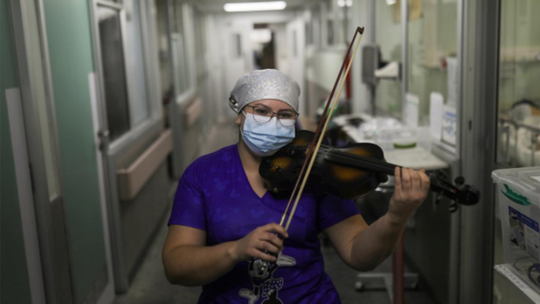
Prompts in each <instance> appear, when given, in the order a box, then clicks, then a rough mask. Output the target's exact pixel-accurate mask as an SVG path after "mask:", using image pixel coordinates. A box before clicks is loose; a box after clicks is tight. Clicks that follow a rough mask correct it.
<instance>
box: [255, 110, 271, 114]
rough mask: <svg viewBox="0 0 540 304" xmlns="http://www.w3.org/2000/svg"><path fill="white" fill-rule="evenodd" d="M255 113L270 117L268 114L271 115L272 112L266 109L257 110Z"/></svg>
mask: <svg viewBox="0 0 540 304" xmlns="http://www.w3.org/2000/svg"><path fill="white" fill-rule="evenodd" d="M255 113H256V114H258V115H268V113H270V111H268V110H266V109H255Z"/></svg>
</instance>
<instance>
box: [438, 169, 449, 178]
mask: <svg viewBox="0 0 540 304" xmlns="http://www.w3.org/2000/svg"><path fill="white" fill-rule="evenodd" d="M437 178H439V179H440V180H443V181H446V180H448V174H447V173H446V171H443V170H439V171H437Z"/></svg>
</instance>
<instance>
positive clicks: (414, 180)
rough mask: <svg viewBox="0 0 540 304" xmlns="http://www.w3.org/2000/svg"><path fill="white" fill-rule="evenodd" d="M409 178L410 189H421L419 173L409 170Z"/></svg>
mask: <svg viewBox="0 0 540 304" xmlns="http://www.w3.org/2000/svg"><path fill="white" fill-rule="evenodd" d="M409 173H410V176H411V187H412V189H422V188H421V186H422V184H421V181H420V173H418V172H417V171H416V170H411V171H410V172H409Z"/></svg>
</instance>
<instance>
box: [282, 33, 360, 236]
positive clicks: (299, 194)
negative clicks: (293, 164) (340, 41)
mask: <svg viewBox="0 0 540 304" xmlns="http://www.w3.org/2000/svg"><path fill="white" fill-rule="evenodd" d="M358 30H360V28H357V31H358ZM355 36H356V34H355ZM362 36H363V28H361V34H360V36H359V37H358V41H357V43H356V46H355V47H354V52H353V55H352V57H351V59H350V60H349V63H348V65H347V70H346V71H345V75H344V76H343V78H342V79H343V81H342V82H341V84H340V86H339V89H338V92H337V96H336V97H335V98H334V100H333V101H332V108H331V109H330V112H329V113H328V117H327V118H326V120H325V123H324V127H323V128H322V130H321V132H320V134H321V135H320V136H319V138H318V141H317V145H316V146H315V148H314V149H313V152H312V157H311V159H310V162H309V166H308V167H307V169H306V173H305V175H304V178H303V179H302V184H301V185H300V189H299V190H298V194H297V195H296V199H295V201H294V205H293V206H292V210H291V214H290V215H289V218H288V219H287V225H286V226H285V230H289V226H290V225H291V221H292V219H293V217H294V213H295V212H296V207H298V202H299V201H300V197H301V195H302V192H303V191H304V187H305V185H306V182H307V179H308V177H309V174H310V173H311V168H312V167H313V163H314V162H315V158H316V157H315V156H316V155H317V152H318V151H319V148H320V146H321V143H322V139H323V136H322V134H324V133H325V132H326V128H327V127H328V123H329V122H330V118H331V117H332V113H333V112H334V109H335V107H336V104H337V102H338V100H339V95H340V94H341V90H342V89H343V84H344V83H345V80H346V79H347V75H348V74H349V70H350V69H351V65H352V62H353V60H354V57H355V56H356V51H357V50H358V46H359V45H360V41H361V40H362ZM338 78H339V76H338Z"/></svg>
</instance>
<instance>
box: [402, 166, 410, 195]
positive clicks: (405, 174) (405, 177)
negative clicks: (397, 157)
mask: <svg viewBox="0 0 540 304" xmlns="http://www.w3.org/2000/svg"><path fill="white" fill-rule="evenodd" d="M409 170H410V169H408V168H403V170H402V171H401V180H402V183H403V188H404V189H403V190H405V191H408V190H410V188H411V174H410V173H409Z"/></svg>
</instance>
